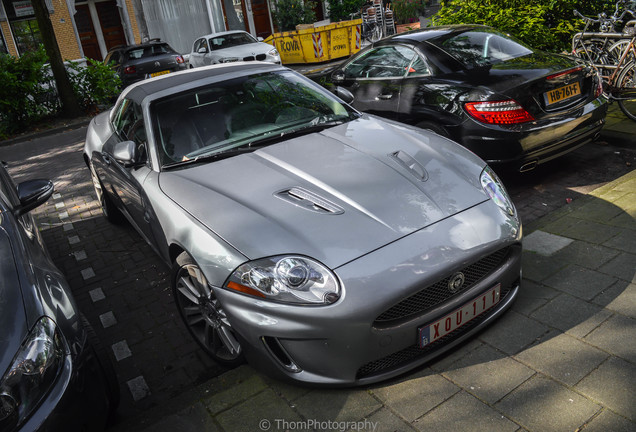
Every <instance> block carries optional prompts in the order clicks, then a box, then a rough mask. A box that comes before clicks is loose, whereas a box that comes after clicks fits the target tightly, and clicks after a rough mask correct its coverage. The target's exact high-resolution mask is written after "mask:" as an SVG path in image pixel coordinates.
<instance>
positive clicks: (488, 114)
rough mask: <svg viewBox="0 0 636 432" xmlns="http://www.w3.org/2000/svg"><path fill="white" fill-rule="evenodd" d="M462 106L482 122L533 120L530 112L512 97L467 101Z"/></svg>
mask: <svg viewBox="0 0 636 432" xmlns="http://www.w3.org/2000/svg"><path fill="white" fill-rule="evenodd" d="M464 107H465V108H466V112H467V113H468V114H470V115H471V116H472V117H473V118H475V119H476V120H477V121H480V122H482V123H489V124H515V123H524V122H528V121H532V120H534V117H532V114H530V113H529V112H528V111H526V110H525V109H523V107H522V106H521V105H519V104H518V103H517V102H515V101H513V100H512V99H510V100H505V101H496V102H467V103H466V104H465V105H464Z"/></svg>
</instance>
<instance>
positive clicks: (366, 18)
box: [350, 6, 382, 44]
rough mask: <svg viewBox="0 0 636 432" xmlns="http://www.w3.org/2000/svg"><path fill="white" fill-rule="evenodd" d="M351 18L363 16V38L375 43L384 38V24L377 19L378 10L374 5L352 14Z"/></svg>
mask: <svg viewBox="0 0 636 432" xmlns="http://www.w3.org/2000/svg"><path fill="white" fill-rule="evenodd" d="M350 18H351V19H356V18H362V29H361V30H362V32H361V36H362V39H363V40H365V41H367V43H370V44H373V43H375V42H377V41H379V40H380V39H382V26H381V25H380V24H379V23H378V20H377V19H376V10H375V8H374V7H373V6H369V7H368V8H364V9H361V10H359V11H358V12H354V13H352V14H350Z"/></svg>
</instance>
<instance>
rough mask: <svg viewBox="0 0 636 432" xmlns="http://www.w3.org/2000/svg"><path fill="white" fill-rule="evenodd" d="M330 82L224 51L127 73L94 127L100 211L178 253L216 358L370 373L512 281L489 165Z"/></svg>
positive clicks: (184, 301) (471, 321) (507, 215)
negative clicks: (142, 75)
mask: <svg viewBox="0 0 636 432" xmlns="http://www.w3.org/2000/svg"><path fill="white" fill-rule="evenodd" d="M336 93H337V94H339V95H340V97H341V98H342V99H340V98H338V97H336V96H334V95H333V94H332V93H330V92H328V91H327V90H325V89H323V88H322V87H320V86H318V85H317V84H315V83H313V82H311V81H309V80H308V79H306V78H304V77H302V76H301V75H299V74H297V73H295V72H293V71H290V70H288V69H286V68H285V67H282V66H277V65H271V64H266V63H260V62H249V63H232V64H227V65H218V66H211V67H205V68H198V69H192V70H189V71H186V72H178V73H174V74H169V75H166V76H163V77H159V78H156V79H150V80H146V81H143V82H140V83H138V84H135V85H133V86H131V87H129V88H127V89H126V90H125V91H124V92H123V93H122V94H121V96H120V97H119V99H118V101H117V103H116V105H115V107H114V108H113V109H112V110H111V111H110V112H106V113H103V114H101V115H99V116H97V117H96V118H95V119H93V121H92V122H91V124H90V126H89V128H88V132H87V137H86V146H85V149H84V156H85V159H86V164H87V165H88V167H89V169H90V173H91V176H92V179H93V183H94V186H95V192H96V194H97V197H98V198H99V201H100V203H101V206H102V209H103V212H104V215H105V216H106V217H107V218H108V219H109V220H110V221H112V222H118V221H121V220H128V221H129V222H130V223H131V224H132V225H133V226H134V227H135V228H136V229H137V230H138V231H139V233H140V234H141V236H142V237H143V238H144V239H145V240H146V241H147V242H148V243H149V244H150V245H151V246H152V247H153V248H154V249H155V250H156V252H157V253H158V254H159V255H160V256H161V257H162V258H163V259H164V260H165V261H166V262H167V263H169V264H170V265H171V266H172V276H171V283H172V289H173V291H174V297H175V300H176V305H177V307H178V309H179V312H180V314H181V317H182V318H183V321H184V322H185V325H186V326H187V327H188V329H189V330H190V332H191V333H192V335H193V336H194V338H195V339H196V341H197V342H198V343H199V344H200V345H201V347H202V348H203V349H204V350H205V351H206V352H207V353H209V354H210V355H211V356H212V357H213V358H214V359H215V360H216V361H218V362H219V363H222V364H225V365H230V366H231V365H235V364H238V363H240V362H242V361H243V360H244V359H247V360H248V361H249V362H250V364H252V365H253V366H255V367H257V368H260V369H261V370H264V371H265V372H267V373H269V374H272V375H275V376H278V377H281V378H287V379H291V380H296V381H300V382H306V383H312V384H327V385H357V384H365V383H370V382H375V381H379V380H383V379H386V378H389V377H393V376H396V375H398V374H401V373H404V372H405V371H408V370H410V369H412V368H414V367H416V366H418V365H421V364H423V363H425V362H427V361H429V360H430V359H431V358H433V357H434V356H436V355H438V354H440V353H442V352H443V351H445V350H447V349H449V348H450V347H452V346H454V345H457V344H459V343H460V342H462V341H463V340H465V339H466V338H468V337H470V336H471V335H473V334H474V333H475V332H477V331H478V330H479V329H481V328H483V327H484V326H486V325H487V324H489V323H490V322H492V321H493V320H494V319H495V318H496V317H497V316H499V315H501V314H502V313H503V312H504V310H506V309H507V308H508V307H509V306H510V305H511V303H512V301H513V299H514V298H515V296H516V295H517V292H518V290H519V284H520V271H521V264H520V257H521V237H522V230H521V224H520V221H519V218H518V216H517V213H516V210H515V208H514V206H513V204H512V203H511V201H510V199H509V197H508V195H507V193H506V191H505V189H504V187H503V186H502V184H501V182H500V181H499V179H498V178H497V176H496V175H495V173H494V172H493V171H492V170H491V169H490V168H489V167H488V166H487V165H486V164H485V163H484V162H483V161H482V160H480V159H479V158H478V157H476V156H475V155H474V154H472V153H470V152H469V151H468V150H466V149H464V148H463V147H461V146H459V145H458V144H456V143H454V142H452V141H450V140H448V139H445V138H442V137H440V136H438V135H436V134H434V133H431V132H429V131H423V130H420V129H417V128H414V127H411V126H405V125H402V124H399V123H395V122H391V121H387V120H381V119H379V118H377V117H374V116H370V115H366V114H362V113H360V112H358V111H356V110H354V109H353V108H351V107H350V106H349V105H348V104H347V103H345V102H344V101H343V99H349V97H350V94H348V93H347V92H346V91H344V90H340V89H336Z"/></svg>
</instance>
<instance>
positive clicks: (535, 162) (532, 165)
mask: <svg viewBox="0 0 636 432" xmlns="http://www.w3.org/2000/svg"><path fill="white" fill-rule="evenodd" d="M537 165H539V161H538V160H536V159H535V160H533V161H530V162H526V163H524V164H523V165H521V167H520V168H519V172H528V171H532V170H533V169H535V168H536V167H537Z"/></svg>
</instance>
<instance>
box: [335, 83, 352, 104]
mask: <svg viewBox="0 0 636 432" xmlns="http://www.w3.org/2000/svg"><path fill="white" fill-rule="evenodd" d="M333 93H334V94H335V95H336V96H338V97H339V98H340V99H342V100H343V101H345V102H346V103H348V104H352V103H353V100H354V99H355V97H354V96H353V94H352V93H351V92H350V91H349V90H347V89H346V88H344V87H340V86H338V87H336V88H335V89H334V91H333Z"/></svg>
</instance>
